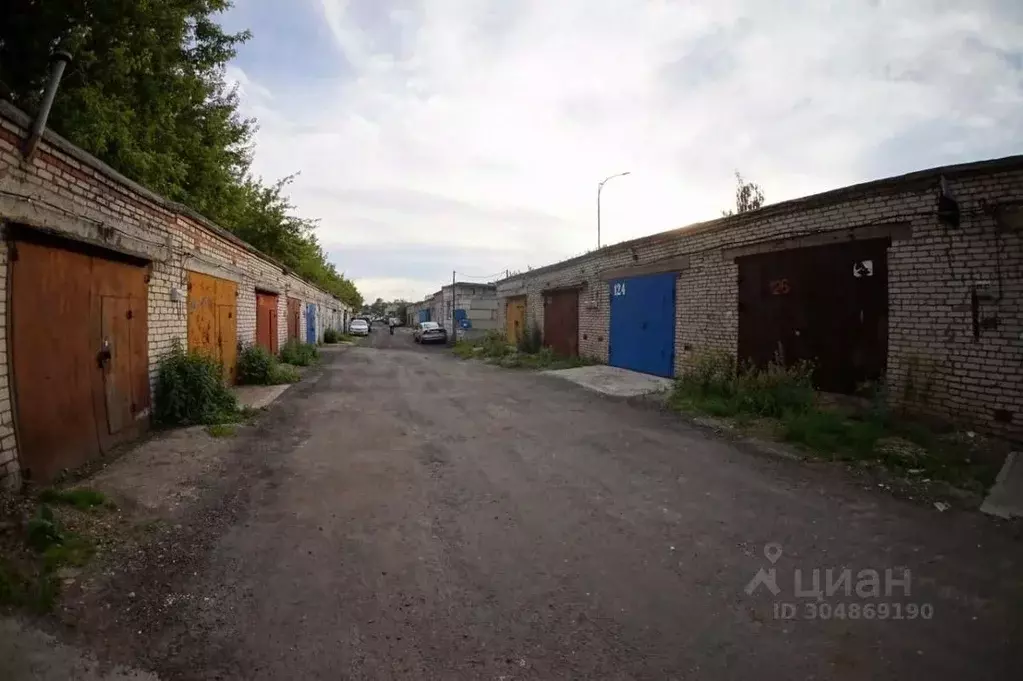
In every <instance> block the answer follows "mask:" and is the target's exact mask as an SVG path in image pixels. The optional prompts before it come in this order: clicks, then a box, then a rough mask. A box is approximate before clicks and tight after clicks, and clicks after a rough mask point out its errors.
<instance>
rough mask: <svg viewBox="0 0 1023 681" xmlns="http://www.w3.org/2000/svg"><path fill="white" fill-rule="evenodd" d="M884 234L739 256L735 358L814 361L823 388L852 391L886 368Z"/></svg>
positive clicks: (886, 288)
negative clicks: (737, 342)
mask: <svg viewBox="0 0 1023 681" xmlns="http://www.w3.org/2000/svg"><path fill="white" fill-rule="evenodd" d="M887 247H888V240H887V239H875V240H868V241H855V242H851V243H843V244H833V245H828V246H815V247H812V248H800V249H793V250H788V251H780V252H776V253H763V254H759V255H752V256H748V257H745V258H739V259H738V265H739V357H740V359H743V360H752V361H753V362H754V363H755V364H757V365H760V366H763V365H765V364H767V363H768V362H770V361H771V360H772V359H773V358H774V357H775V356H776V355H777V354H778V353H779V352H781V353H782V356H783V357H784V360H785V362H786V363H787V364H792V363H794V362H796V361H799V360H808V361H812V362H813V363H814V365H815V370H814V380H815V381H816V384H817V386H818V387H819V388H820V389H821V390H825V391H828V392H838V393H846V394H849V393H852V392H855V390H856V388H857V386H859V385H860V384H862V383H863V382H865V381H876V380H878V379H879V378H881V376H882V375H883V374H884V370H885V365H886V360H887V352H888V265H887Z"/></svg>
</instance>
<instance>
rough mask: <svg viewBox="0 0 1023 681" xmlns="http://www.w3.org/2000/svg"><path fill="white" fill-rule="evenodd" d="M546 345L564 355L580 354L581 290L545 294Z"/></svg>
mask: <svg viewBox="0 0 1023 681" xmlns="http://www.w3.org/2000/svg"><path fill="white" fill-rule="evenodd" d="M543 336H544V338H543V341H544V345H546V346H547V347H549V348H551V349H552V350H554V352H555V354H557V355H560V356H562V357H576V356H578V355H579V292H578V291H576V290H575V289H572V290H564V291H550V292H547V293H545V294H544V310H543Z"/></svg>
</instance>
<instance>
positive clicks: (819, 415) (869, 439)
mask: <svg viewBox="0 0 1023 681" xmlns="http://www.w3.org/2000/svg"><path fill="white" fill-rule="evenodd" d="M812 373H813V372H812V366H810V365H809V364H805V363H801V364H796V365H794V366H785V365H784V364H783V362H782V361H781V358H777V359H776V360H775V361H774V362H772V363H770V364H769V365H768V366H766V367H763V368H755V367H751V366H746V367H740V366H737V365H736V363H735V360H734V358H732V357H731V356H730V355H728V354H727V353H720V352H705V353H702V354H701V355H699V356H697V357H695V358H694V359H693V361H692V362H691V364H690V366H689V367H687V369H686V371H685V372H684V373H683V375H682V376H681V377H680V378H679V379H678V380H677V381H676V382H675V387H674V389H673V391H672V394H671V397H670V401H669V403H670V404H671V405H672V406H673V407H674V408H675V409H677V410H679V411H686V412H698V413H702V414H707V415H709V416H713V417H717V418H724V419H728V420H729V421H731V422H733V423H734V424H735V425H736V426H737V427H739V428H740V429H743V430H745V431H755V432H756V434H757V435H758V436H764V435H765V434H767V435H769V436H773V437H774V438H776V439H779V440H784V441H786V442H790V443H792V444H795V445H796V446H798V447H800V448H801V449H803V450H805V451H807V452H808V453H811V454H813V455H815V456H819V457H822V458H827V459H832V460H840V461H857V462H862V463H864V464H867V465H879V466H883V467H885V468H887V469H889V470H893V471H895V472H897V473H900V474H903V475H906V476H909V477H910V478H912V477H916V478H918V479H921V480H924V479H927V480H940V481H944V482H948V483H951V484H954V485H957V486H960V487H965V488H968V489H972V490H974V491H983V490H984V489H986V488H987V487H988V486H990V485H991V484H992V483H993V481H994V476H995V475H996V474H997V470H996V469H995V468H994V467H992V466H990V465H987V464H985V463H983V457H976V456H975V455H974V454H975V451H973V450H975V447H972V446H971V443H970V442H968V441H963V439H962V438H956V437H955V436H954V434H951V433H949V434H944V435H943V434H940V433H936V432H935V431H933V430H932V429H930V428H927V427H925V426H924V425H923V424H920V423H918V422H915V421H910V420H906V419H899V418H895V417H894V415H893V414H892V413H891V411H890V410H889V409H888V404H887V396H886V395H885V394H884V393H883V391H879V390H876V389H875V390H873V391H872V394H871V395H870V400H869V405H868V406H866V407H864V408H859V409H844V410H843V409H838V408H834V407H825V406H822V405H821V404H820V402H819V400H818V399H817V394H816V393H815V391H814V389H813V382H812Z"/></svg>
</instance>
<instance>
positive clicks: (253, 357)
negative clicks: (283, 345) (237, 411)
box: [238, 345, 315, 385]
mask: <svg viewBox="0 0 1023 681" xmlns="http://www.w3.org/2000/svg"><path fill="white" fill-rule="evenodd" d="M306 347H312V346H306ZM314 351H315V348H314ZM289 352H291V351H290V350H289ZM298 380H299V375H298V372H297V371H296V370H295V368H294V367H293V366H291V365H285V364H281V362H280V360H278V359H277V358H276V357H274V356H273V355H271V354H270V353H269V352H267V351H266V350H265V349H264V348H261V347H259V346H255V345H253V346H249V347H246V348H244V349H243V350H242V351H241V353H240V354H239V355H238V382H239V383H242V384H245V385H280V384H282V383H295V382H296V381H298Z"/></svg>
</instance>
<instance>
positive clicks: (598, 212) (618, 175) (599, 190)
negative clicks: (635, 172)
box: [597, 170, 632, 248]
mask: <svg viewBox="0 0 1023 681" xmlns="http://www.w3.org/2000/svg"><path fill="white" fill-rule="evenodd" d="M631 172H632V171H630V170H626V171H625V172H624V173H616V174H614V175H609V176H607V177H605V178H604V179H603V180H601V181H600V182H598V183H597V248H600V192H601V190H602V189H604V184H605V183H606V182H607V181H608V180H613V179H614V178H616V177H623V176H625V175H628V174H629V173H631Z"/></svg>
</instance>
